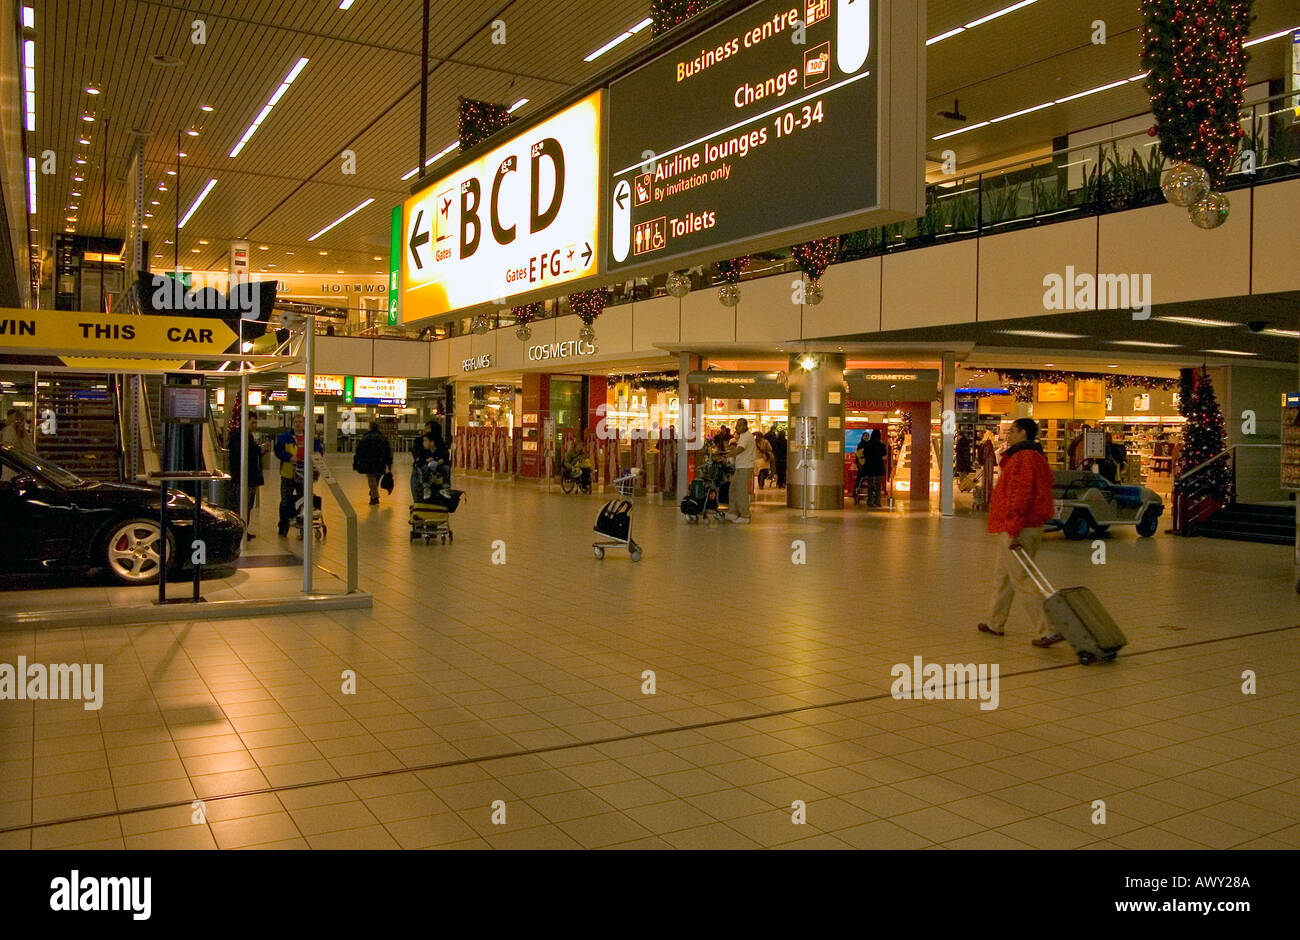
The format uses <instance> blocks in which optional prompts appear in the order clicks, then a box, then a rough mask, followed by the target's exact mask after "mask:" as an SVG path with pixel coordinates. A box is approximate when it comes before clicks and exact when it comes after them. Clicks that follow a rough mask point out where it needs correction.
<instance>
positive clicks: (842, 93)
mask: <svg viewBox="0 0 1300 940" xmlns="http://www.w3.org/2000/svg"><path fill="white" fill-rule="evenodd" d="M878 8H879V3H878V2H875V3H873V2H870V0H760V2H758V3H755V4H754V5H752V6H750V7H748V8H746V9H744V10H742V11H741V12H739V13H737V14H735V15H734V16H732V17H730V18H728V19H726V20H724V21H722V22H721V23H719V24H718V25H716V26H714V27H713V28H711V29H709V30H707V31H705V32H703V33H701V34H699V35H697V36H695V37H693V38H691V39H689V40H686V41H684V42H683V43H681V44H680V45H678V46H677V47H676V48H675V49H673V50H671V51H670V52H667V53H665V54H664V55H661V56H659V57H658V58H656V59H653V60H652V61H650V62H649V63H647V64H646V65H644V66H642V67H641V68H639V69H637V70H636V71H634V72H632V73H631V74H630V75H628V76H626V77H624V78H621V79H619V80H617V81H615V82H614V83H613V84H612V85H611V86H610V91H609V122H608V128H609V131H608V139H607V148H608V152H609V174H610V175H609V189H608V191H609V199H610V204H609V206H608V207H607V218H608V219H609V222H608V240H607V249H606V250H607V258H606V266H607V270H609V271H610V272H617V271H620V270H623V269H625V268H633V267H644V266H646V265H647V264H649V263H653V264H654V265H655V266H656V267H658V268H659V269H661V270H666V269H668V268H669V267H672V266H673V263H678V264H679V265H680V263H682V262H684V261H685V260H686V259H690V258H697V257H699V256H700V255H701V254H708V255H711V257H710V260H717V259H719V258H725V257H727V256H728V254H729V252H728V250H727V249H728V248H729V247H730V248H731V249H732V250H731V252H730V254H737V253H740V249H741V248H745V249H746V250H752V246H754V245H756V244H759V243H761V242H763V241H764V240H769V241H771V240H772V239H775V241H774V242H772V244H773V245H775V244H776V243H780V244H787V245H788V244H789V243H790V241H791V239H790V238H789V237H785V238H782V237H778V236H780V235H781V234H782V233H785V234H787V235H788V234H789V233H791V232H794V231H796V230H799V229H801V228H806V227H807V226H809V225H813V224H816V225H818V226H819V227H820V228H821V229H822V231H821V232H820V234H822V235H825V234H830V233H832V232H833V231H835V230H836V228H837V227H836V225H835V222H836V220H847V219H849V218H852V217H855V216H859V215H862V214H863V213H866V212H869V211H871V210H874V209H875V208H877V206H878V203H879V201H880V200H879V197H880V179H879V169H880V148H879V141H880V127H879V107H880V102H879V91H880V87H879V81H878V76H877V60H878V58H879V52H878V50H879V42H878V41H877V38H876V37H877V24H878V21H879V10H878ZM851 227H852V226H849V225H840V226H838V230H840V231H845V230H847V229H848V228H851Z"/></svg>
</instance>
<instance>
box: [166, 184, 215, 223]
mask: <svg viewBox="0 0 1300 940" xmlns="http://www.w3.org/2000/svg"><path fill="white" fill-rule="evenodd" d="M216 185H217V181H216V180H208V185H206V186H204V187H203V192H201V193H199V198H197V199H195V200H194V202H193V203H191V204H190V207H189V209H188V210H187V211H186V212H185V215H184V217H183V218H182V219H181V221H180V224H179V225H177V226H176V227H177V228H184V227H185V223H186V222H188V221H189V220H190V216H192V215H193V214H194V213H195V212H196V211H198V208H199V206H200V205H201V204H202V202H203V200H204V199H207V198H208V193H210V192H212V187H213V186H216Z"/></svg>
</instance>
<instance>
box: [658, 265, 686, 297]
mask: <svg viewBox="0 0 1300 940" xmlns="http://www.w3.org/2000/svg"><path fill="white" fill-rule="evenodd" d="M664 288H665V289H666V290H667V291H668V293H669V295H670V296H673V297H678V298H680V297H685V296H686V295H687V294H689V293H690V292H691V279H690V278H689V277H687V276H686V272H685V271H669V272H668V280H667V281H665V282H664Z"/></svg>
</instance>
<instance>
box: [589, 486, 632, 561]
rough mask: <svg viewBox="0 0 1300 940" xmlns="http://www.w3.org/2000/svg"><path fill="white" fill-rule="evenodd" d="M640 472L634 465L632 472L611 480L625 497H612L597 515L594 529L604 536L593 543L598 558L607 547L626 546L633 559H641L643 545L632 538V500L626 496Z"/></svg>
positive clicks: (628, 494)
mask: <svg viewBox="0 0 1300 940" xmlns="http://www.w3.org/2000/svg"><path fill="white" fill-rule="evenodd" d="M640 473H641V470H640V469H639V468H637V467H633V468H632V470H631V471H630V472H628V473H626V474H624V475H623V476H621V477H617V478H615V479H614V480H612V481H611V482H612V483H613V484H614V487H615V488H616V489H617V490H618V495H619V496H620V497H623V498H621V499H611V500H610V501H609V502H607V503H606V504H605V505H604V507H602V508H601V510H600V515H599V516H597V517H596V528H595V530H594V531H595V533H596V534H597V535H600V536H604V539H603V540H602V541H599V542H592V543H591V547H592V549H593V550H594V551H595V553H596V557H597V558H604V557H605V549H607V548H626V549H627V552H628V554H629V555H630V556H632V560H633V561H640V560H641V546H640V545H638V544H637V543H636V542H634V541H633V540H632V502H631V500H629V499H627V498H626V497H628V496H631V495H632V491H633V489H635V488H636V478H637V476H638V475H639V474H640Z"/></svg>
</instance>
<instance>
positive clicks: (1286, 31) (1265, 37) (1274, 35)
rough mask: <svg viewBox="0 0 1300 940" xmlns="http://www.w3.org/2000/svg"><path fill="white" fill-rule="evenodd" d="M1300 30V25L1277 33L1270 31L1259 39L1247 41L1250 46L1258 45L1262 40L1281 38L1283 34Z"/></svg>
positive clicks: (1287, 34) (1288, 34) (1286, 34)
mask: <svg viewBox="0 0 1300 940" xmlns="http://www.w3.org/2000/svg"><path fill="white" fill-rule="evenodd" d="M1296 30H1300V26H1293V27H1291V28H1290V29H1284V30H1280V31H1279V32H1276V33H1269V34H1268V35H1267V36H1260V37H1259V38H1258V39H1252V40H1251V41H1250V42H1248V43H1246V45H1247V46H1248V47H1249V46H1258V45H1259V44H1260V43H1261V42H1268V41H1269V40H1270V39H1281V38H1282V37H1283V36H1290V35H1291V34H1292V33H1294V32H1296Z"/></svg>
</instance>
